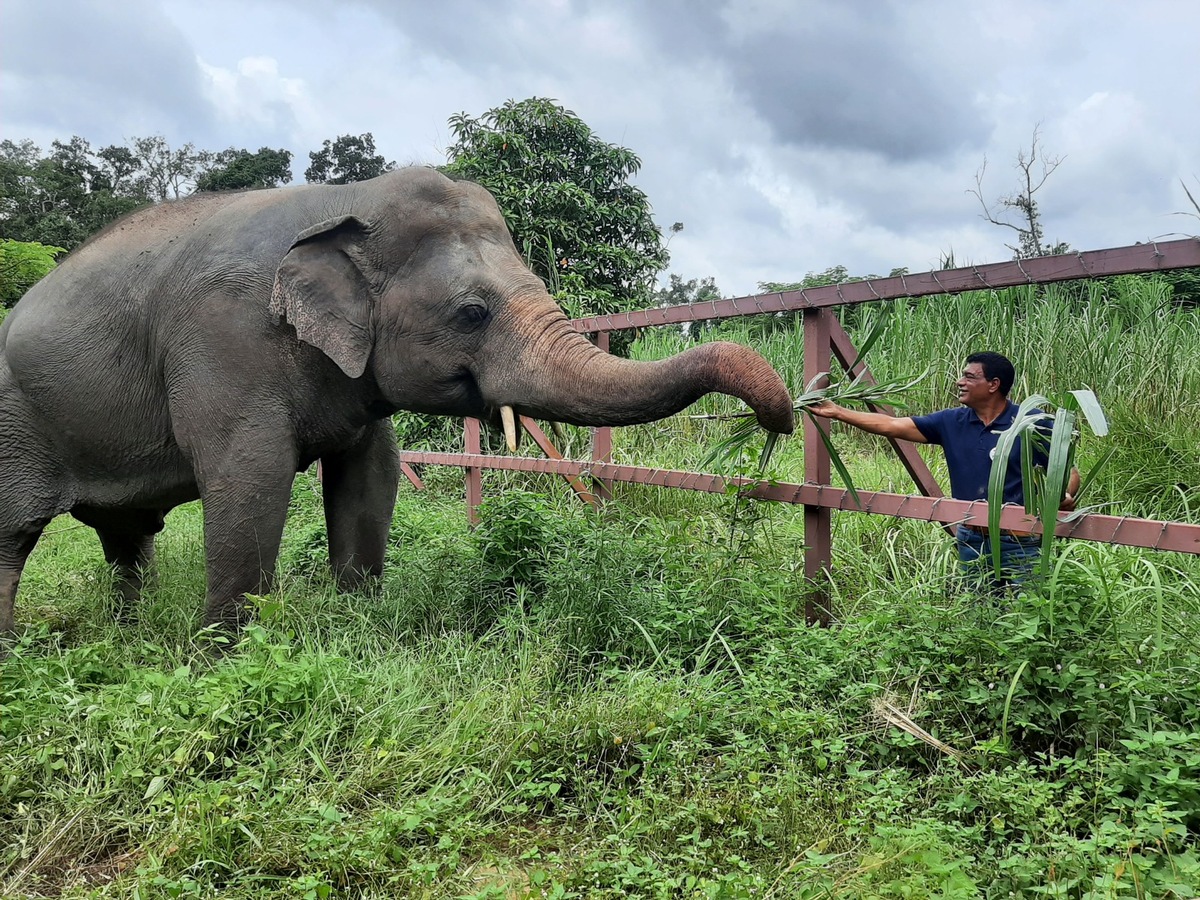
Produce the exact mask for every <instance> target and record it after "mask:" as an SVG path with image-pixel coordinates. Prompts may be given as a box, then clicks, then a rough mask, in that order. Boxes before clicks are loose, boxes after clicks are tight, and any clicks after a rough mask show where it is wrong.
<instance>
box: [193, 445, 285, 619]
mask: <svg viewBox="0 0 1200 900" xmlns="http://www.w3.org/2000/svg"><path fill="white" fill-rule="evenodd" d="M289 452H290V451H288V452H281V454H280V455H279V456H276V457H275V458H274V460H273V462H274V463H275V465H272V466H271V469H270V471H254V472H249V471H241V472H238V473H236V475H234V476H233V477H230V476H228V475H222V476H220V477H217V478H214V479H212V480H211V481H209V482H208V483H206V484H205V485H203V486H202V487H201V490H200V496H201V499H202V500H203V501H204V556H205V571H206V573H207V576H208V594H207V599H206V601H205V606H204V625H205V627H207V626H210V625H220V626H224V627H226V628H229V629H231V630H234V629H237V628H238V627H240V626H241V625H242V624H244V623H245V622H246V621H247V620H248V619H249V617H250V616H249V611H248V610H247V608H246V594H266V593H269V592H270V591H271V589H272V587H273V586H274V581H275V563H276V560H277V558H278V556H279V542H280V540H281V538H282V537H283V524H284V521H285V520H286V518H287V509H288V500H289V499H290V497H291V488H292V481H293V479H294V477H295V475H294V473H295V468H296V467H295V463H294V462H293V461H292V460H293V459H294V453H291V454H290V457H289ZM261 455H262V454H261V453H260V452H256V453H255V456H256V457H258V456H261ZM281 457H282V458H281ZM242 458H243V459H245V458H246V457H244V456H243V457H242Z"/></svg>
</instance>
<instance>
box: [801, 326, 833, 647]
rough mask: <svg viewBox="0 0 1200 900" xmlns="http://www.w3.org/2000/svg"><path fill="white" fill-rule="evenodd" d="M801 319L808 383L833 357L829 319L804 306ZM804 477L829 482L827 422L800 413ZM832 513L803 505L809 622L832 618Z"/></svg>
mask: <svg viewBox="0 0 1200 900" xmlns="http://www.w3.org/2000/svg"><path fill="white" fill-rule="evenodd" d="M803 316H804V318H803V321H804V383H805V384H809V383H811V382H812V380H813V379H814V378H816V377H817V376H818V375H820V374H821V373H822V372H828V371H829V364H830V361H831V359H832V356H833V348H832V344H831V342H830V330H831V329H830V320H831V319H832V313H830V312H829V310H827V309H806V310H804V313H803ZM803 418H804V480H805V482H806V483H808V484H829V468H830V461H829V451H828V450H827V449H825V442H824V441H823V440H822V439H821V434H820V432H818V430H817V429H818V428H819V429H821V430H822V431H824V432H825V433H826V434H828V432H829V422H828V421H827V420H825V419H822V420H821V421H820V423H819V424H818V423H816V422H814V421H813V420H812V417H811V416H804V417H803ZM832 521H833V520H832V515H831V511H830V509H829V508H828V507H825V506H810V505H805V507H804V578H805V582H806V594H805V600H804V618H805V619H806V620H807V621H808V623H809V624H812V623H814V622H819V623H820V624H822V625H828V624H829V623H830V621H831V620H832V618H833V610H832V609H831V608H830V601H829V591H828V589H827V588H826V587H825V584H826V579H827V577H828V571H829V564H830V562H831V560H832V545H833V537H832Z"/></svg>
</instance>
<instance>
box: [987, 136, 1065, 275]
mask: <svg viewBox="0 0 1200 900" xmlns="http://www.w3.org/2000/svg"><path fill="white" fill-rule="evenodd" d="M1038 138H1039V135H1038V129H1037V128H1034V129H1033V140H1032V141H1031V142H1030V145H1029V153H1028V154H1027V153H1026V152H1025V151H1024V150H1020V151H1018V152H1017V164H1016V169H1017V171H1018V172H1019V173H1020V175H1019V178H1020V182H1021V184H1020V187H1019V188H1018V189H1017V191H1016V192H1015V193H1011V194H1006V195H1005V196H1003V197H1001V198H999V199H998V200H997V201H996V204H995V205H994V206H989V205H988V203H987V201H985V200H984V199H983V176H984V173H985V172H986V171H987V159H986V158H985V159H984V161H983V165H982V166H980V167H979V171H978V172H976V173H975V190H973V191H968V192H967V193H969V194H974V195H975V197H976V198H977V199H978V200H979V204H980V205H981V206H982V207H983V218H984V219H986V220H987V221H988V222H991V223H992V224H993V225H999V226H1000V227H1002V228H1011V229H1012V230H1013V231H1015V232H1016V233H1017V235H1018V236H1019V241H1018V243H1017V244H1016V246H1014V245H1012V244H1005V245H1004V246H1006V247H1008V249H1009V250H1011V251H1013V254H1014V259H1030V258H1031V257H1035V256H1053V255H1056V254H1060V253H1068V252H1070V249H1071V248H1070V246H1069V245H1067V244H1066V243H1064V242H1062V241H1059V242H1057V243H1055V244H1053V245H1051V246H1049V247H1047V246H1046V245H1045V244H1044V243H1043V234H1042V217H1041V211H1040V210H1039V209H1038V205H1037V200H1036V199H1035V198H1034V194H1036V193H1037V192H1038V191H1040V190H1041V189H1042V187H1043V186H1044V185H1045V184H1046V180H1047V179H1048V178H1049V177H1050V176H1051V175H1052V174H1053V173H1054V170H1055V169H1057V168H1058V167H1059V166H1060V165H1061V164H1062V161H1063V157H1061V156H1046V155H1045V153H1044V151H1041V150H1040V148H1039V147H1038ZM1039 153H1040V154H1041V155H1039ZM1035 170H1036V171H1035ZM1013 212H1015V213H1016V220H1017V221H1016V222H1010V221H1008V219H1007V218H1006V216H1007V215H1008V214H1010V213H1013Z"/></svg>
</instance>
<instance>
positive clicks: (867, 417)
mask: <svg viewBox="0 0 1200 900" xmlns="http://www.w3.org/2000/svg"><path fill="white" fill-rule="evenodd" d="M809 410H810V411H811V412H812V413H813V414H814V415H818V416H821V417H822V418H826V419H834V420H836V421H838V422H845V423H846V424H847V425H853V426H854V427H855V428H861V429H862V430H863V431H869V432H870V433H871V434H881V435H883V436H884V437H888V438H894V439H896V440H901V441H912V442H913V443H914V444H928V443H929V441H928V440H926V439H925V435H923V434H921V429H919V428H918V427H917V423H916V422H914V421H913V420H912V418H911V417H907V416H906V417H905V418H903V419H898V418H896V417H895V416H887V415H884V414H883V413H872V412H860V411H859V410H857V409H846V407H844V406H838V405H837V404H836V403H834V402H833V401H832V400H822V401H821V402H820V403H818V404H816V405H815V406H810V407H809Z"/></svg>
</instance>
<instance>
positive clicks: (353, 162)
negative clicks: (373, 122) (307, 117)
mask: <svg viewBox="0 0 1200 900" xmlns="http://www.w3.org/2000/svg"><path fill="white" fill-rule="evenodd" d="M308 158H309V160H311V163H312V164H311V165H310V166H309V167H308V168H307V169H305V171H304V180H305V181H307V182H309V183H310V184H313V183H319V184H350V183H352V182H355V181H366V180H367V179H368V178H375V177H377V176H379V175H382V174H383V173H384V172H390V171H391V170H392V169H394V168H396V164H395V163H394V162H388V161H387V159H385V158H384V156H383V155H382V154H380V153H376V152H375V136H374V135H372V134H371V132H369V131H368V132H366V133H365V134H359V135H354V134H343V135H340V136H339V137H338V138H337V140H335V141H326V142H325V144H324V145H323V146H322V147H321V149H320V150H314V151H313V152H311V153H309V154H308Z"/></svg>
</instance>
